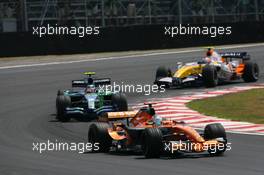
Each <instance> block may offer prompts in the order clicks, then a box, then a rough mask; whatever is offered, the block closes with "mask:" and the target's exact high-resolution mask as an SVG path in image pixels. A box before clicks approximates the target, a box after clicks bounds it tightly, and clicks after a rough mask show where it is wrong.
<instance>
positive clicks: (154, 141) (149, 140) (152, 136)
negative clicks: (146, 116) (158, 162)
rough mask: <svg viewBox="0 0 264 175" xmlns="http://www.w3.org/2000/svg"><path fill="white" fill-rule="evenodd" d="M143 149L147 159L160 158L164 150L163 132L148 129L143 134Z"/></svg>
mask: <svg viewBox="0 0 264 175" xmlns="http://www.w3.org/2000/svg"><path fill="white" fill-rule="evenodd" d="M142 148H143V153H144V155H145V157H146V158H159V157H160V154H161V151H162V148H163V143H162V132H161V130H160V129H158V128H146V129H145V131H144V133H143V139H142Z"/></svg>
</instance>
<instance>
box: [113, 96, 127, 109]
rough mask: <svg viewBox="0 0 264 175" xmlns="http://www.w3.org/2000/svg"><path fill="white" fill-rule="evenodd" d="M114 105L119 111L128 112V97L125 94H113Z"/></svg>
mask: <svg viewBox="0 0 264 175" xmlns="http://www.w3.org/2000/svg"><path fill="white" fill-rule="evenodd" d="M112 105H113V106H114V107H117V108H118V111H128V104H127V99H126V95H125V94H123V93H118V94H113V96H112Z"/></svg>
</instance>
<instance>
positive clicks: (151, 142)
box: [88, 105, 228, 158]
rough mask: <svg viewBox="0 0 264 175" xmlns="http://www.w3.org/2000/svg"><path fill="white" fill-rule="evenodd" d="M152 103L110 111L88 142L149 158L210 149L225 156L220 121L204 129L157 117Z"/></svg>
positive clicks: (105, 149)
mask: <svg viewBox="0 0 264 175" xmlns="http://www.w3.org/2000/svg"><path fill="white" fill-rule="evenodd" d="M155 117H156V115H155V110H154V108H152V106H151V105H149V107H143V108H141V109H140V110H139V111H138V112H135V111H126V112H108V113H106V116H105V117H103V118H102V119H101V122H95V123H93V124H91V125H90V127H89V131H88V141H89V143H91V144H93V145H94V144H98V148H97V149H96V150H94V151H95V152H96V151H97V152H108V151H110V150H112V151H114V150H115V151H123V150H124V151H128V150H129V151H136V152H142V153H143V154H144V155H145V157H146V158H155V157H160V156H161V155H175V154H176V155H177V154H179V153H185V152H188V153H190V152H191V153H201V152H209V154H210V155H214V156H217V155H222V154H223V153H224V152H225V151H226V150H227V148H228V144H227V137H226V132H225V129H224V127H223V126H222V125H221V124H220V123H214V124H208V125H207V126H206V127H205V129H204V132H202V133H199V132H198V131H197V130H195V129H193V128H192V127H190V126H188V125H186V124H185V123H184V122H181V121H176V120H160V121H159V122H158V121H157V120H155Z"/></svg>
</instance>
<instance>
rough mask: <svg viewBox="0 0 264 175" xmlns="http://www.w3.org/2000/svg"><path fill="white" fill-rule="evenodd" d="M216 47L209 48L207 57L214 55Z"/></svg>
mask: <svg viewBox="0 0 264 175" xmlns="http://www.w3.org/2000/svg"><path fill="white" fill-rule="evenodd" d="M213 52H214V49H213V48H208V50H207V52H206V57H211V56H212V55H213Z"/></svg>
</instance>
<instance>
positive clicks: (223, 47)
mask: <svg viewBox="0 0 264 175" xmlns="http://www.w3.org/2000/svg"><path fill="white" fill-rule="evenodd" d="M257 46H264V43H255V44H244V45H234V46H222V47H218V49H220V50H224V49H235V48H249V47H257ZM203 50H204V49H191V50H180V51H170V52H159V53H157V52H156V53H146V54H134V55H127V56H119V57H118V56H117V57H102V58H95V59H83V60H75V61H56V62H48V63H37V64H22V65H15V66H2V67H0V70H1V69H13V68H26V67H36V66H48V65H59V64H72V63H82V62H92V61H103V60H117V59H123V58H136V57H149V56H157V55H170V54H181V53H193V52H200V51H203Z"/></svg>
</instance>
